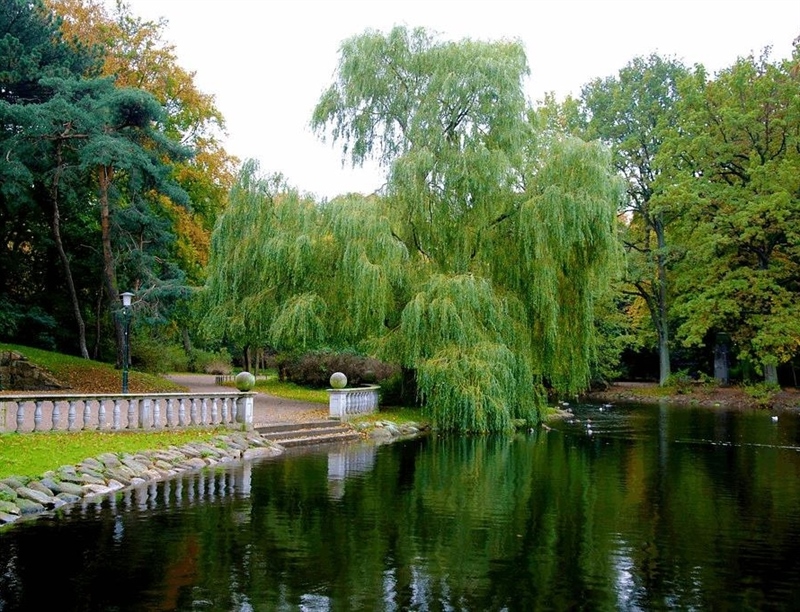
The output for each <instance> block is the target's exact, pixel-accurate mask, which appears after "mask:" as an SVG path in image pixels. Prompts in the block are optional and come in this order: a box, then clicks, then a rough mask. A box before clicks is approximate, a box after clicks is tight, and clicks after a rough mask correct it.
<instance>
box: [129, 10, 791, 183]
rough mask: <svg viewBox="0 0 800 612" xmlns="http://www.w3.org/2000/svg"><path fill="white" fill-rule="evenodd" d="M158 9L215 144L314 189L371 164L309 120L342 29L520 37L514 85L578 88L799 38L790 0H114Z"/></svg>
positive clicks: (367, 173) (329, 75)
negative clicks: (209, 109) (523, 68)
mask: <svg viewBox="0 0 800 612" xmlns="http://www.w3.org/2000/svg"><path fill="white" fill-rule="evenodd" d="M127 2H128V4H129V5H130V7H131V9H132V11H133V13H134V14H136V15H138V16H140V17H142V18H145V19H152V20H155V19H158V18H160V17H163V18H165V19H166V20H167V21H168V26H167V28H166V31H165V38H166V40H167V41H168V42H171V43H172V44H174V45H175V48H176V52H177V55H178V58H179V62H180V64H181V65H182V66H183V67H184V68H185V69H187V70H190V71H194V72H196V76H195V83H196V84H197V86H198V87H199V88H200V89H201V90H202V91H204V92H206V93H209V94H212V95H214V96H215V98H216V102H217V107H218V108H219V109H220V111H221V112H222V113H223V115H224V116H225V120H226V122H227V131H228V137H227V139H226V141H225V143H226V149H227V150H228V151H229V152H230V153H232V154H233V155H236V156H237V157H239V158H240V159H242V160H244V159H246V158H255V159H258V160H259V162H260V163H261V168H262V170H263V171H264V172H282V173H283V174H284V175H285V176H286V178H287V179H288V180H289V182H290V184H292V185H294V186H295V187H297V188H299V189H300V190H302V191H308V192H312V193H315V194H317V195H318V196H320V197H333V196H335V195H337V194H340V193H346V192H350V191H359V192H363V193H370V192H372V191H374V190H375V189H377V188H378V187H380V185H381V182H382V179H381V177H380V174H379V173H377V172H376V171H375V170H374V169H369V168H368V169H364V170H360V171H359V170H356V171H353V170H350V169H349V166H346V167H345V168H343V167H342V163H341V153H340V150H339V149H338V148H336V149H335V148H333V147H332V145H331V143H323V142H321V141H320V140H319V139H318V138H317V137H316V136H315V135H314V134H313V133H312V132H311V130H310V128H309V127H308V124H309V121H310V119H311V112H312V109H313V108H314V106H315V104H316V102H317V100H318V98H319V96H320V94H321V93H322V91H323V90H325V89H326V88H327V87H328V86H329V85H330V84H331V82H332V80H333V75H334V71H335V68H336V64H337V60H338V48H339V44H340V43H341V41H342V40H344V39H346V38H349V37H350V36H353V35H356V34H359V33H361V32H363V31H364V30H365V29H367V28H373V29H378V30H381V31H388V30H389V29H391V28H392V27H393V26H395V25H406V26H409V27H417V26H422V27H425V28H427V29H429V30H431V31H435V32H438V33H439V35H440V37H441V38H442V39H448V40H460V39H462V38H475V39H481V40H497V39H501V38H507V39H519V40H521V41H522V42H523V44H524V45H525V49H526V52H527V56H528V62H529V64H530V67H531V76H530V79H529V83H528V87H527V93H528V96H529V98H530V99H531V100H532V101H536V100H539V99H541V98H542V95H543V94H544V93H545V92H554V93H555V94H556V95H557V96H558V97H559V98H563V97H564V96H565V95H567V94H570V93H572V94H574V95H579V94H580V88H581V86H582V85H584V84H585V83H587V82H588V81H590V80H591V79H593V78H595V77H605V76H610V75H614V74H616V73H617V72H618V71H619V69H620V68H622V67H623V66H624V65H625V64H627V63H628V62H629V61H630V60H631V59H633V58H634V57H637V56H645V55H649V54H650V53H653V52H656V53H659V54H661V55H663V56H674V57H677V58H678V59H680V60H682V61H683V62H685V63H686V64H687V65H693V64H696V63H700V64H703V65H704V66H705V67H706V68H707V69H708V70H709V71H711V72H712V73H713V72H715V71H717V70H719V69H722V68H726V67H728V66H730V65H732V64H733V63H734V62H735V61H736V59H737V57H740V56H747V55H749V54H750V53H756V54H759V53H760V52H761V50H762V49H763V48H764V47H765V46H771V47H772V49H773V58H784V57H789V56H790V54H791V48H792V41H793V40H794V39H795V38H796V37H798V36H800V1H798V0H528V1H522V0H517V1H513V0H400V1H395V0H289V1H286V0H127Z"/></svg>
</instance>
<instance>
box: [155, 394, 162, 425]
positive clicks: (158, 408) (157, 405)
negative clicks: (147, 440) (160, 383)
mask: <svg viewBox="0 0 800 612" xmlns="http://www.w3.org/2000/svg"><path fill="white" fill-rule="evenodd" d="M153 427H155V428H156V429H160V428H161V400H159V399H158V398H155V399H154V400H153Z"/></svg>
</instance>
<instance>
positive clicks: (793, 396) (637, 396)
mask: <svg viewBox="0 0 800 612" xmlns="http://www.w3.org/2000/svg"><path fill="white" fill-rule="evenodd" d="M585 399H587V400H589V401H592V402H608V403H614V402H636V403H644V404H648V403H658V402H661V401H668V402H670V403H676V404H693V405H700V406H711V407H716V406H721V407H726V408H764V409H771V410H800V389H794V388H787V389H782V390H781V391H780V392H778V393H776V394H775V395H773V396H772V397H770V398H769V399H768V400H766V401H763V402H761V403H760V402H759V401H757V400H756V399H754V398H753V397H751V396H750V395H748V394H747V393H746V392H745V391H744V390H743V389H742V388H741V387H735V386H732V387H716V388H713V387H705V386H703V387H700V386H698V387H697V388H694V389H691V390H690V391H689V392H688V393H672V394H669V393H665V391H664V390H663V389H661V388H659V386H658V385H657V384H656V383H638V382H616V383H612V384H611V385H610V386H609V387H608V388H607V389H605V390H598V391H592V392H591V393H588V394H587V395H586V396H585Z"/></svg>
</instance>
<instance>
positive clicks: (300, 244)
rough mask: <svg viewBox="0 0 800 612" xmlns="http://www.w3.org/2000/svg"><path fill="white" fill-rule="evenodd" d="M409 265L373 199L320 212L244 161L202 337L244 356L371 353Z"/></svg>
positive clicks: (216, 255) (392, 315)
mask: <svg viewBox="0 0 800 612" xmlns="http://www.w3.org/2000/svg"><path fill="white" fill-rule="evenodd" d="M406 260H407V253H406V251H405V247H404V245H403V244H402V243H401V242H400V241H399V240H397V238H396V237H394V236H393V235H392V232H391V227H390V224H389V221H388V219H387V217H386V214H385V210H384V207H383V206H381V205H380V204H379V202H378V201H377V200H375V199H374V198H373V199H367V198H362V197H360V196H351V197H343V198H337V199H335V200H334V201H332V202H327V203H325V204H323V205H320V204H318V203H316V202H314V201H313V200H312V199H310V198H309V197H307V196H304V195H302V194H300V193H299V192H298V191H297V190H295V189H293V188H291V187H290V186H288V185H287V183H286V181H285V180H284V179H283V178H282V177H281V176H280V175H272V176H262V175H261V174H260V173H259V167H258V164H257V163H256V162H254V161H252V160H250V161H247V162H246V163H245V164H244V165H243V167H242V170H241V172H240V174H239V178H238V180H237V182H236V183H235V185H234V188H233V189H232V190H231V193H230V204H229V207H228V209H227V210H226V212H225V213H224V214H223V215H222V217H221V218H220V221H219V223H218V224H217V227H216V228H215V230H214V233H213V235H212V243H211V259H210V262H209V268H208V282H207V285H206V288H205V292H204V303H205V311H206V312H205V316H204V318H203V327H204V330H205V332H206V334H207V335H208V336H211V337H225V338H227V339H229V340H231V341H233V342H235V343H236V344H238V345H239V346H241V347H245V348H247V347H250V346H255V347H258V346H265V345H270V346H273V347H275V348H277V349H279V350H282V351H292V350H309V349H314V348H318V347H321V346H327V347H334V348H338V349H344V348H357V349H360V350H367V343H368V342H369V341H370V340H371V339H373V338H376V337H381V336H382V335H383V334H384V333H385V332H386V330H387V325H391V324H392V323H391V322H392V321H396V320H397V317H398V315H397V312H398V309H397V303H398V300H399V298H398V296H399V295H402V287H403V286H404V282H405V281H404V279H405V269H404V264H405V262H406Z"/></svg>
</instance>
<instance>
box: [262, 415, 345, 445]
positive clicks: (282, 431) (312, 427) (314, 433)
mask: <svg viewBox="0 0 800 612" xmlns="http://www.w3.org/2000/svg"><path fill="white" fill-rule="evenodd" d="M255 430H256V431H257V432H258V433H259V434H260V435H261V437H262V438H264V439H266V440H270V441H271V442H275V443H276V444H280V445H281V446H283V447H284V448H292V447H297V446H309V445H311V444H330V443H332V442H349V441H351V440H358V439H359V438H360V437H361V435H360V434H359V433H358V432H356V431H353V430H352V429H351V428H350V427H348V426H347V425H343V424H342V423H341V422H339V421H308V422H305V423H286V424H283V423H282V424H279V425H257V426H256V427H255Z"/></svg>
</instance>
